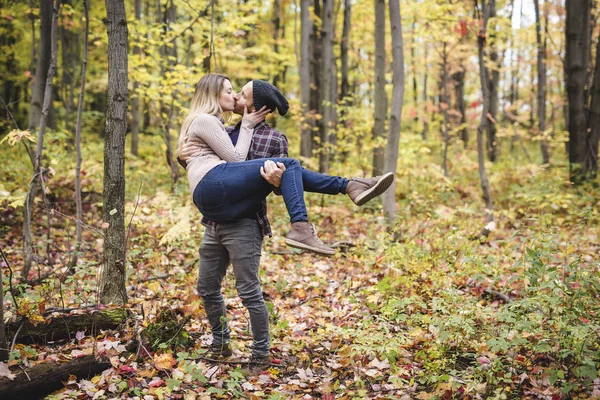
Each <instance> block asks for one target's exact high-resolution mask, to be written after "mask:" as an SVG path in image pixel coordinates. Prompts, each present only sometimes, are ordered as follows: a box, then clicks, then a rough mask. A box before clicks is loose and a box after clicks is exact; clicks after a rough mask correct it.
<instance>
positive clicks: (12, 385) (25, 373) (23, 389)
mask: <svg viewBox="0 0 600 400" xmlns="http://www.w3.org/2000/svg"><path fill="white" fill-rule="evenodd" d="M108 368H110V363H109V362H108V361H107V360H97V359H96V357H95V356H93V355H89V356H85V357H81V358H75V359H72V360H70V361H67V362H60V363H54V362H47V363H41V364H38V365H35V366H33V367H32V368H28V369H26V370H22V371H21V372H19V373H17V374H16V377H15V378H14V379H13V380H10V379H8V378H0V399H39V398H44V397H45V396H46V395H48V394H50V393H52V392H54V391H56V390H59V389H62V388H63V387H64V384H63V382H67V381H68V380H69V376H70V375H75V376H76V377H77V378H78V379H84V378H91V377H92V376H94V375H97V374H99V373H100V372H102V371H104V370H106V369H108Z"/></svg>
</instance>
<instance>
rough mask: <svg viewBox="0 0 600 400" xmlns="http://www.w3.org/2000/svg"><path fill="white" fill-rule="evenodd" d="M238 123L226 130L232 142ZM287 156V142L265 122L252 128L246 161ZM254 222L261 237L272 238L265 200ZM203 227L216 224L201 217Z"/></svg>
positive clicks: (235, 140)
mask: <svg viewBox="0 0 600 400" xmlns="http://www.w3.org/2000/svg"><path fill="white" fill-rule="evenodd" d="M240 124H241V122H240V123H238V124H237V125H236V126H235V127H229V128H227V133H229V136H230V137H232V140H234V144H235V142H237V135H238V134H239V131H240ZM287 156H288V141H287V138H286V137H285V135H284V134H283V133H281V132H278V131H276V130H275V129H273V128H272V127H271V126H269V124H267V123H266V122H265V121H262V122H260V123H259V124H258V125H256V126H255V127H254V133H253V135H252V143H251V144H250V150H249V151H248V158H247V159H248V160H255V159H257V158H287ZM256 220H257V221H258V225H259V226H260V231H261V233H262V235H263V236H273V233H272V231H271V224H270V223H269V219H268V218H267V200H266V199H264V200H263V201H262V207H261V210H260V211H258V212H257V213H256ZM201 223H202V225H204V226H213V227H214V226H216V225H217V222H215V221H211V220H209V219H208V218H206V217H202V221H201Z"/></svg>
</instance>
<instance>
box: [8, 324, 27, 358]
mask: <svg viewBox="0 0 600 400" xmlns="http://www.w3.org/2000/svg"><path fill="white" fill-rule="evenodd" d="M23 325H25V319H22V320H21V323H20V324H19V328H18V329H17V331H16V332H15V335H14V336H13V340H12V343H11V344H10V350H9V353H12V351H13V349H14V348H15V343H16V342H17V337H18V336H19V332H21V328H23Z"/></svg>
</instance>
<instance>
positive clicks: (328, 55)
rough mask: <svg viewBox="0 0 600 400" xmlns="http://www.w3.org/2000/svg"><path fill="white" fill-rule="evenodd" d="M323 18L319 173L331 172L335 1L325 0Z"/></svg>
mask: <svg viewBox="0 0 600 400" xmlns="http://www.w3.org/2000/svg"><path fill="white" fill-rule="evenodd" d="M322 4H323V18H322V23H321V51H322V58H321V68H320V72H321V79H320V80H321V87H320V94H321V99H320V101H319V105H320V107H319V110H320V111H321V112H320V114H321V115H322V118H321V119H320V120H319V137H320V139H321V151H320V153H319V171H320V172H322V173H328V172H329V146H328V144H329V132H330V130H331V127H332V125H333V117H334V115H333V103H334V101H335V100H334V99H335V98H334V97H333V96H332V94H333V90H332V85H333V80H332V75H331V68H334V67H333V64H334V63H335V60H334V58H333V36H334V31H333V29H334V28H333V26H334V25H333V0H323V3H322Z"/></svg>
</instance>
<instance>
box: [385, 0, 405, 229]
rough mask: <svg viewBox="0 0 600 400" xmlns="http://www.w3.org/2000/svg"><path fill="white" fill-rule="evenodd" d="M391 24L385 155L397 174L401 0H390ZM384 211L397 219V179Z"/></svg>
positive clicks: (390, 222)
mask: <svg viewBox="0 0 600 400" xmlns="http://www.w3.org/2000/svg"><path fill="white" fill-rule="evenodd" d="M389 7H390V26H391V28H392V63H393V69H392V70H393V80H394V89H393V93H392V107H391V109H390V124H389V132H388V141H387V149H386V157H385V171H386V172H393V173H394V174H396V169H397V168H398V145H399V142H400V126H401V125H400V124H401V121H402V104H403V100H404V44H403V42H402V19H401V17H400V15H401V11H400V2H399V0H390V4H389ZM383 213H384V215H385V218H386V221H387V224H388V226H390V227H391V226H393V225H394V222H395V221H396V181H395V180H394V182H393V183H392V186H391V187H390V188H389V189H388V190H387V191H386V192H385V193H384V194H383Z"/></svg>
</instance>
